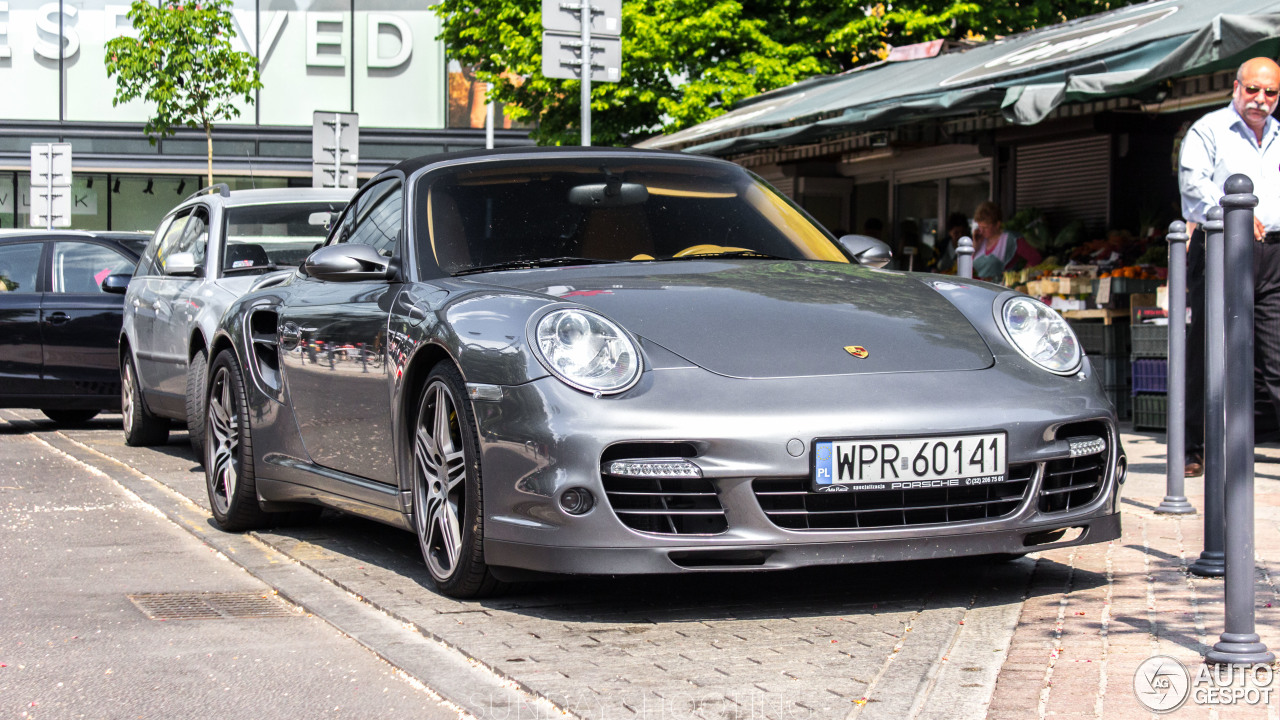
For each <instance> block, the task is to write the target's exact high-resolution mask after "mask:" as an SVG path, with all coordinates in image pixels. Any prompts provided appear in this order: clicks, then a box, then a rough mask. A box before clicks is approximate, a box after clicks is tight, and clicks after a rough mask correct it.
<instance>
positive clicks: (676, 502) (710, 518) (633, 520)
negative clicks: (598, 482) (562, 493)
mask: <svg viewBox="0 0 1280 720" xmlns="http://www.w3.org/2000/svg"><path fill="white" fill-rule="evenodd" d="M601 479H602V480H603V481H604V492H605V497H607V498H608V500H609V505H610V506H611V507H612V508H613V512H614V514H616V515H617V516H618V519H619V520H621V521H622V524H624V525H626V526H627V527H629V528H631V529H632V530H639V531H640V532H647V533H662V534H667V535H714V534H717V533H722V532H724V531H725V530H727V529H728V528H729V523H728V521H727V520H726V519H725V514H724V507H723V506H721V504H720V498H719V496H718V495H717V494H716V489H715V486H713V485H712V484H711V481H710V480H707V479H706V478H654V477H617V476H614V475H607V474H606V475H602V478H601Z"/></svg>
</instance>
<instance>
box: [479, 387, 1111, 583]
mask: <svg viewBox="0 0 1280 720" xmlns="http://www.w3.org/2000/svg"><path fill="white" fill-rule="evenodd" d="M473 408H474V410H475V414H476V418H477V425H478V429H479V431H480V441H481V456H482V462H481V474H482V483H483V490H484V506H485V557H486V562H487V563H489V564H490V565H495V566H506V567H517V568H527V569H531V570H540V571H548V572H562V573H583V574H594V573H606V574H612V573H669V572H682V571H705V570H710V569H729V568H732V569H780V568H791V567H801V566H805V565H823V564H837V563H859V562H873V561H880V560H906V559H922V558H936V557H952V556H956V557H958V556H964V555H982V554H993V553H1009V554H1018V553H1026V552H1030V551H1032V550H1038V549H1043V548H1049V547H1059V546H1066V545H1074V544H1084V543H1093V542H1103V541H1106V540H1111V539H1114V538H1116V537H1118V536H1119V514H1118V513H1119V506H1118V502H1119V478H1118V477H1117V464H1118V460H1119V458H1120V456H1121V450H1120V440H1119V435H1118V432H1117V430H1116V420H1115V414H1114V411H1113V409H1112V408H1111V405H1110V404H1109V402H1108V401H1107V399H1106V396H1105V393H1104V392H1103V389H1102V387H1101V385H1100V384H1099V383H1098V382H1097V381H1096V380H1094V379H1089V378H1088V373H1082V374H1081V376H1078V377H1071V378H1063V377H1059V376H1056V375H1051V374H1049V373H1045V372H1043V371H1039V370H1035V369H1032V368H1027V367H1025V366H1022V365H1019V364H1017V363H1009V362H997V364H996V365H995V366H994V367H992V368H988V369H985V370H979V371H964V372H946V373H912V374H867V375H853V376H840V377H829V378H786V379H776V380H738V379H732V378H725V377H722V376H718V375H714V374H712V373H708V372H706V371H703V370H700V369H697V368H675V369H664V370H655V371H650V372H647V373H645V375H644V377H643V378H642V379H641V381H640V383H639V384H638V385H637V386H636V387H635V388H633V389H632V390H630V391H628V392H627V393H624V394H622V395H621V396H615V397H603V398H594V397H592V396H590V395H587V394H585V393H581V392H579V391H576V390H573V389H571V388H569V387H567V386H566V385H564V384H563V383H561V382H559V381H557V380H555V379H553V378H543V379H541V380H537V381H534V382H530V383H527V384H524V385H519V386H507V387H504V388H503V392H502V399H501V400H498V401H492V402H487V401H476V402H474V404H473ZM1077 424H1085V425H1089V426H1092V427H1095V428H1098V429H1099V434H1101V435H1103V436H1104V439H1105V440H1106V441H1107V449H1106V455H1105V458H1104V459H1103V466H1104V477H1103V478H1102V480H1101V486H1100V488H1099V489H1098V491H1097V493H1096V496H1093V497H1092V498H1091V499H1090V500H1089V501H1088V502H1087V503H1083V504H1079V505H1076V504H1072V505H1071V506H1070V507H1069V508H1067V509H1064V510H1058V511H1055V512H1045V511H1043V510H1042V504H1041V503H1040V502H1039V500H1040V491H1041V489H1042V487H1043V486H1044V483H1045V468H1046V467H1047V466H1048V465H1049V463H1052V462H1055V461H1059V460H1061V459H1062V458H1064V457H1065V456H1066V455H1065V451H1064V447H1063V446H1064V443H1063V442H1062V441H1061V440H1060V438H1059V437H1058V434H1059V431H1060V430H1061V429H1062V428H1064V427H1067V426H1075V425H1077ZM989 431H998V432H1004V433H1006V435H1007V447H1008V454H1009V462H1010V467H1011V468H1012V467H1013V465H1015V464H1016V465H1021V466H1023V467H1031V468H1034V469H1033V470H1032V471H1030V479H1029V481H1028V485H1027V489H1026V491H1025V494H1024V495H1023V496H1022V498H1021V500H1020V501H1019V502H1017V503H1015V504H1013V505H1011V506H1010V507H1009V511H1008V512H1004V513H1003V514H1001V515H1000V516H998V517H992V518H983V519H978V520H965V521H960V522H938V523H933V524H917V525H899V526H878V527H860V528H854V529H850V528H837V529H821V530H818V529H788V528H784V527H781V526H780V525H778V524H775V522H774V521H773V520H771V518H770V516H769V515H767V514H766V512H765V510H763V509H762V507H761V502H760V500H759V499H758V496H757V494H756V492H755V485H754V483H755V482H756V481H757V480H759V479H776V478H807V477H808V476H809V475H810V472H811V470H810V468H811V460H810V457H809V455H810V452H811V448H812V442H813V439H814V438H830V437H848V438H857V437H893V436H909V435H958V434H967V433H980V432H989ZM645 442H679V443H686V444H687V445H689V446H692V447H694V448H696V450H697V454H696V457H694V458H693V460H694V462H695V463H696V464H697V465H699V467H701V468H702V471H703V475H704V477H705V478H706V479H707V480H708V481H709V482H710V484H711V486H712V487H713V488H714V491H715V495H716V498H717V500H718V502H719V503H720V505H721V506H722V507H723V508H724V517H725V521H726V524H727V527H726V528H725V529H723V530H722V531H717V532H714V533H706V534H678V533H663V532H642V531H639V530H637V529H635V528H634V526H628V524H627V523H624V522H623V521H622V520H621V519H620V518H619V515H618V514H617V513H616V512H615V511H614V508H613V507H612V505H611V504H610V502H609V500H608V499H607V494H606V488H605V485H604V479H603V478H602V475H601V469H600V463H601V457H602V455H603V453H605V451H606V449H608V448H610V447H611V446H616V445H618V444H622V443H645ZM797 449H800V452H799V453H798V454H796V451H797ZM1011 474H1012V473H1011ZM573 487H578V488H585V489H587V490H589V491H590V492H591V493H592V494H593V495H594V497H595V499H596V505H595V507H594V508H592V510H591V511H590V512H588V513H586V514H584V515H581V516H572V515H570V514H568V513H566V512H565V511H564V510H562V509H561V507H560V505H559V502H558V498H559V497H560V494H561V493H562V492H563V491H564V490H566V489H568V488H573ZM1065 528H1077V529H1079V532H1078V537H1069V539H1067V540H1064V541H1062V542H1060V543H1053V542H1031V541H1029V540H1028V536H1031V537H1032V538H1033V540H1034V539H1035V538H1037V537H1043V536H1038V535H1037V533H1044V532H1046V531H1053V530H1058V529H1065ZM1072 535H1074V533H1073V534H1072ZM1029 542H1030V544H1028V543H1029Z"/></svg>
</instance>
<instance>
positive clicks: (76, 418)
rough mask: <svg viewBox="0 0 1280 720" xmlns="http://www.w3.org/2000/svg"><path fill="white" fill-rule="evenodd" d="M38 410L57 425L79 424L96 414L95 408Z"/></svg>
mask: <svg viewBox="0 0 1280 720" xmlns="http://www.w3.org/2000/svg"><path fill="white" fill-rule="evenodd" d="M40 412H42V413H44V416H45V417H47V418H49V419H50V420H52V421H54V422H56V423H58V424H59V425H79V424H80V423H83V422H89V421H90V420H92V419H94V418H95V417H97V416H98V412H99V411H97V410H52V409H47V408H40Z"/></svg>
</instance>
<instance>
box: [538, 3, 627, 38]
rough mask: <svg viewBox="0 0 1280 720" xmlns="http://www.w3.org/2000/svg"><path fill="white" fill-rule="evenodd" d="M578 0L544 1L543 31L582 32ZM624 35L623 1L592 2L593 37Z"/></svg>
mask: <svg viewBox="0 0 1280 720" xmlns="http://www.w3.org/2000/svg"><path fill="white" fill-rule="evenodd" d="M581 5H582V4H581V3H580V2H577V0H542V29H543V30H546V31H548V32H566V33H574V34H577V33H578V32H581V30H582V25H581V24H580V22H581V21H580V20H579V16H580V15H582V13H581V12H580V11H579V8H580V7H581ZM621 34H622V0H591V35H592V37H595V36H596V35H612V36H614V37H617V36H618V35H621Z"/></svg>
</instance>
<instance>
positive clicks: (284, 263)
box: [222, 200, 346, 270]
mask: <svg viewBox="0 0 1280 720" xmlns="http://www.w3.org/2000/svg"><path fill="white" fill-rule="evenodd" d="M344 205H346V203H344V202H342V201H340V200H339V201H330V202H291V203H271V204H265V205H239V206H235V207H229V208H227V209H226V211H225V213H224V214H225V216H226V237H227V247H226V250H225V251H224V252H223V256H222V269H223V270H236V269H241V268H255V267H270V266H275V267H278V268H279V267H295V266H297V265H301V264H302V261H303V260H305V259H306V257H307V256H308V255H310V254H311V253H312V251H314V250H315V249H316V248H317V247H319V246H320V245H322V244H324V239H325V236H326V235H328V230H327V228H326V227H325V224H326V222H327V221H328V219H329V217H330V216H331V214H332V213H335V212H337V211H339V210H341V209H342V208H343V206H344Z"/></svg>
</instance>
